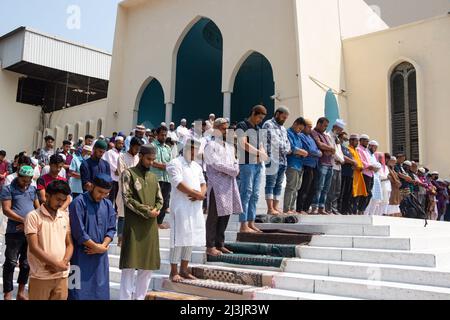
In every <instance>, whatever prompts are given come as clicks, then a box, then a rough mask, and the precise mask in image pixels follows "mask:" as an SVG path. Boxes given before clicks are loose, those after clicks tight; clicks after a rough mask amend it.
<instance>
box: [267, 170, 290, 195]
mask: <svg viewBox="0 0 450 320" xmlns="http://www.w3.org/2000/svg"><path fill="white" fill-rule="evenodd" d="M286 169H287V167H286V166H284V165H281V164H280V165H279V167H278V172H277V173H276V174H273V175H267V176H266V200H280V196H281V189H282V188H283V182H284V174H285V173H286Z"/></svg>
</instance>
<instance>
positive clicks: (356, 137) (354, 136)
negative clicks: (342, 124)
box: [350, 133, 359, 140]
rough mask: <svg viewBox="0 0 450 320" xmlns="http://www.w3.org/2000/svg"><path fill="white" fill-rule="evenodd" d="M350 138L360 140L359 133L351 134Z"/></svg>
mask: <svg viewBox="0 0 450 320" xmlns="http://www.w3.org/2000/svg"><path fill="white" fill-rule="evenodd" d="M350 139H357V140H359V134H357V133H353V134H351V135H350Z"/></svg>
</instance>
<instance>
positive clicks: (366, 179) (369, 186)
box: [362, 174, 373, 211]
mask: <svg viewBox="0 0 450 320" xmlns="http://www.w3.org/2000/svg"><path fill="white" fill-rule="evenodd" d="M363 178H364V183H365V184H366V190H367V194H368V196H367V197H366V201H365V203H364V209H363V210H362V211H365V210H366V209H367V206H368V205H369V202H370V200H371V199H372V188H373V177H369V176H366V175H365V174H363Z"/></svg>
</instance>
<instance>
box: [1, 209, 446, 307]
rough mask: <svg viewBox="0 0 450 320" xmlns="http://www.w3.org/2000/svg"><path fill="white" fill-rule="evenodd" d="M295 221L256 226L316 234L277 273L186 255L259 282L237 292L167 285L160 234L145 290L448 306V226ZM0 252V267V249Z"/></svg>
mask: <svg viewBox="0 0 450 320" xmlns="http://www.w3.org/2000/svg"><path fill="white" fill-rule="evenodd" d="M299 220H300V221H299V223H297V224H289V225H286V224H263V225H259V227H260V228H262V229H287V230H292V231H299V232H304V233H322V235H315V236H313V237H312V240H311V242H310V243H309V245H301V246H296V248H295V249H296V257H290V258H284V259H283V261H282V264H281V267H279V268H275V267H257V266H251V265H248V266H243V265H232V264H229V263H215V262H207V259H206V255H205V250H204V248H194V252H193V255H192V264H191V266H193V267H198V268H203V269H205V270H206V269H209V270H210V271H211V272H213V273H214V274H221V275H224V274H231V273H233V272H234V273H236V272H237V273H239V276H240V277H241V278H243V279H250V278H251V279H256V278H258V279H263V281H262V282H261V281H260V282H258V283H253V282H252V283H250V284H248V283H246V284H244V285H243V284H241V285H239V284H236V283H234V284H231V283H230V282H227V281H231V280H227V278H225V279H224V280H222V281H217V279H213V278H209V279H202V280H199V281H198V283H183V284H174V283H171V282H170V281H169V280H168V274H169V271H170V263H169V261H168V258H169V236H170V230H161V231H160V246H161V270H160V271H159V272H157V273H155V274H154V277H153V279H152V283H151V285H150V288H149V290H157V291H169V292H178V293H184V294H191V295H196V296H200V297H208V298H212V299H242V300H251V299H254V300H260V299H268V300H276V299H281V300H347V299H388V300H395V299H408V300H409V299H421V300H423V299H445V300H447V299H450V223H447V222H436V221H430V222H429V223H428V225H427V226H426V227H424V221H422V220H410V219H402V218H388V217H378V216H374V217H371V216H300V217H299ZM238 227H239V223H238V217H237V216H233V217H232V218H231V219H230V223H229V228H228V230H227V233H226V241H227V242H235V241H236V237H237V230H238ZM3 242H4V241H3V236H0V243H2V244H3ZM0 251H1V254H0V262H3V253H4V247H3V245H0ZM119 256H120V248H119V247H117V245H116V244H115V242H114V243H113V244H112V245H111V248H110V252H109V258H110V281H111V297H112V298H113V299H117V298H118V292H119V291H118V290H119V286H120V285H119V283H120V270H119V269H118V263H119ZM252 277H253V278H252ZM224 288H225V289H224Z"/></svg>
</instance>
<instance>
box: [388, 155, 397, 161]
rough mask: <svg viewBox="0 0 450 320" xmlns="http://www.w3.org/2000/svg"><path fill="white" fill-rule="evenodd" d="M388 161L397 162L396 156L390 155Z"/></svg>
mask: <svg viewBox="0 0 450 320" xmlns="http://www.w3.org/2000/svg"><path fill="white" fill-rule="evenodd" d="M389 161H395V162H397V157H394V156H392V157H391V158H390V159H389Z"/></svg>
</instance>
